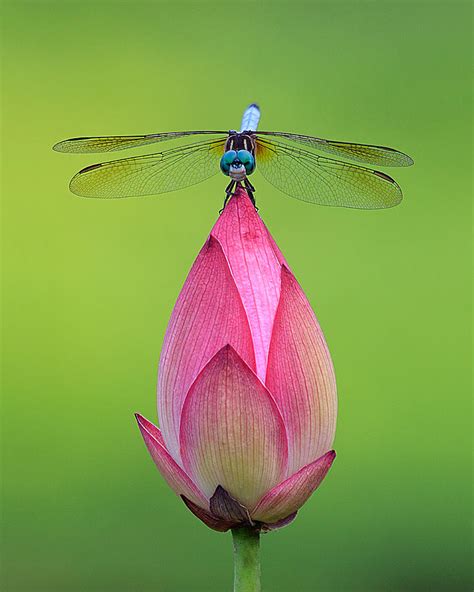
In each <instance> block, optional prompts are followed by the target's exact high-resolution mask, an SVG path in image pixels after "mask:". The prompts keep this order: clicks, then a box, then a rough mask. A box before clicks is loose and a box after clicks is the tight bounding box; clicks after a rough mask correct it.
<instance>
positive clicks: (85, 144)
mask: <svg viewBox="0 0 474 592" xmlns="http://www.w3.org/2000/svg"><path fill="white" fill-rule="evenodd" d="M226 133H227V132H215V131H194V132H165V133H162V134H147V135H143V136H97V137H87V138H70V139H69V140H63V141H62V142H58V143H57V144H55V145H54V146H53V150H56V152H69V153H75V154H84V153H90V152H113V151H114V150H125V149H126V148H135V147H137V146H145V145H146V144H155V143H156V142H164V141H165V140H174V139H176V138H182V137H184V136H199V135H204V134H226Z"/></svg>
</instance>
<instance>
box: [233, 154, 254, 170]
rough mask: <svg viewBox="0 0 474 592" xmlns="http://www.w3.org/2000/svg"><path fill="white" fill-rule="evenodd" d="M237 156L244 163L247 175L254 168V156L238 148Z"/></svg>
mask: <svg viewBox="0 0 474 592" xmlns="http://www.w3.org/2000/svg"><path fill="white" fill-rule="evenodd" d="M237 158H238V159H239V160H240V162H241V163H242V164H243V165H244V167H245V171H246V173H247V175H250V174H252V173H253V172H254V170H255V158H254V157H253V156H252V154H251V153H250V152H249V151H248V150H239V151H238V152H237Z"/></svg>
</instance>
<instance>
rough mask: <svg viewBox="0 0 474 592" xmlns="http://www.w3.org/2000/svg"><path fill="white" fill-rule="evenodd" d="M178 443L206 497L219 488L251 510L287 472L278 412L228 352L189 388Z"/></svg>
mask: <svg viewBox="0 0 474 592" xmlns="http://www.w3.org/2000/svg"><path fill="white" fill-rule="evenodd" d="M180 442H181V456H182V459H183V463H184V467H185V469H186V471H187V473H188V474H189V475H190V476H191V477H192V478H193V479H194V480H195V481H196V483H198V484H199V486H200V487H201V489H202V490H203V491H204V493H205V494H206V496H208V497H210V496H211V495H212V494H213V493H214V491H215V490H216V488H217V486H218V485H221V486H222V487H223V488H224V489H225V490H226V491H227V492H228V493H229V494H230V495H231V496H232V497H233V498H234V499H236V500H237V501H238V502H239V503H241V504H243V505H244V506H247V507H251V506H254V505H255V503H256V502H257V500H258V499H259V498H260V497H261V496H262V495H263V493H265V491H267V490H268V489H270V488H271V487H273V486H274V485H275V484H276V483H278V481H279V480H280V479H281V478H282V476H283V475H284V473H285V471H286V462H287V442H286V433H285V427H284V425H283V421H282V418H281V416H280V413H279V411H278V409H277V406H276V405H275V402H274V400H273V399H272V397H271V395H270V394H269V392H268V391H267V389H266V388H265V386H264V385H263V384H262V383H261V382H260V380H259V379H258V378H257V376H256V375H255V374H254V372H252V370H251V369H250V368H249V367H248V366H247V365H246V364H245V362H244V361H243V360H242V359H241V358H240V357H239V355H238V354H237V353H236V352H235V350H234V349H233V348H232V347H230V346H226V347H224V348H222V349H221V350H220V351H219V352H218V353H217V354H216V355H215V356H214V357H213V358H212V360H211V361H210V362H209V363H208V364H207V366H206V367H205V368H204V369H203V370H202V372H201V374H200V375H199V376H198V378H197V379H196V381H195V382H194V384H193V385H192V387H191V388H190V390H189V394H188V396H187V398H186V401H185V403H184V406H183V413H182V419H181V433H180Z"/></svg>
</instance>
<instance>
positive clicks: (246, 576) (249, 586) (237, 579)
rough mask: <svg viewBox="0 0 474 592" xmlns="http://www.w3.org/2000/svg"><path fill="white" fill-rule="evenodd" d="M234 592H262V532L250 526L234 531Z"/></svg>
mask: <svg viewBox="0 0 474 592" xmlns="http://www.w3.org/2000/svg"><path fill="white" fill-rule="evenodd" d="M232 538H233V542H234V592H260V590H261V588H260V531H259V530H258V529H256V528H252V527H250V526H243V527H241V528H234V529H233V530H232Z"/></svg>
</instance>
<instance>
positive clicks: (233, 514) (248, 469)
mask: <svg viewBox="0 0 474 592" xmlns="http://www.w3.org/2000/svg"><path fill="white" fill-rule="evenodd" d="M336 411H337V400H336V383H335V378H334V371H333V366H332V363H331V358H330V355H329V352H328V349H327V346H326V342H325V340H324V336H323V334H322V332H321V329H320V327H319V324H318V321H317V320H316V317H315V315H314V313H313V311H312V310H311V307H310V305H309V303H308V301H307V299H306V297H305V295H304V293H303V291H302V290H301V288H300V286H299V284H298V282H297V281H296V279H295V277H294V276H293V274H292V273H291V271H290V269H289V267H288V265H287V264H286V262H285V260H284V258H283V255H282V254H281V252H280V251H279V249H278V247H277V246H276V244H275V242H274V240H273V238H272V237H271V235H270V233H269V232H268V230H267V228H266V227H265V225H264V224H263V222H262V220H261V219H260V217H259V215H258V214H257V212H256V211H255V209H254V207H253V206H252V204H251V202H250V200H249V198H248V196H247V193H246V192H245V191H243V190H238V191H237V193H236V194H235V195H234V196H233V197H232V198H231V200H230V201H229V203H228V205H227V206H226V208H225V209H224V211H223V213H222V214H221V216H220V217H219V219H218V220H217V222H216V224H215V226H214V228H213V229H212V231H211V234H210V236H209V238H208V240H207V241H206V243H205V245H204V247H203V248H202V250H201V252H200V253H199V255H198V257H197V259H196V261H195V263H194V265H193V267H192V269H191V271H190V273H189V275H188V278H187V279H186V282H185V284H184V286H183V289H182V290H181V293H180V295H179V298H178V301H177V302H176V305H175V308H174V310H173V313H172V315H171V320H170V323H169V325H168V329H167V332H166V336H165V340H164V345H163V351H162V355H161V360H160V367H159V380H158V415H159V418H160V423H161V431H160V430H159V429H158V428H157V427H155V426H154V425H153V424H152V423H150V422H149V421H147V420H146V419H145V418H144V417H142V416H141V415H138V414H137V420H138V425H139V427H140V430H141V433H142V436H143V438H144V440H145V444H146V445H147V447H148V450H149V452H150V454H151V456H152V458H153V460H154V461H155V464H156V466H157V467H158V469H159V471H160V472H161V474H162V475H163V477H164V478H165V479H166V481H167V482H168V484H169V485H170V487H171V488H172V489H173V490H174V491H175V492H176V493H177V494H178V495H180V496H181V497H182V499H183V500H184V502H185V503H186V505H187V506H188V507H189V508H190V509H191V510H192V511H193V512H194V514H196V516H198V517H199V518H200V519H201V520H203V521H204V522H205V523H206V524H207V525H208V526H210V527H211V528H214V529H216V530H222V531H223V530H228V529H229V528H233V527H234V526H236V525H238V524H244V523H245V524H249V523H250V524H253V523H257V524H260V525H261V527H262V528H275V527H278V526H283V525H284V524H287V523H288V522H290V521H291V520H292V519H293V518H294V517H295V515H296V512H297V510H298V509H299V508H300V507H301V506H302V505H303V504H304V503H305V502H306V500H307V499H308V498H309V496H310V495H311V494H312V493H313V491H314V490H315V489H316V488H317V487H318V485H319V484H320V483H321V481H322V479H323V478H324V476H325V475H326V473H327V471H328V470H329V468H330V466H331V464H332V462H333V460H334V457H335V452H334V451H333V450H331V446H332V442H333V439H334V432H335V425H336Z"/></svg>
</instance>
